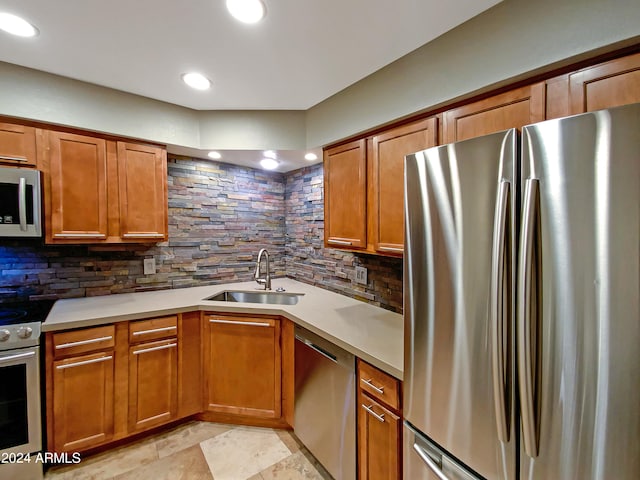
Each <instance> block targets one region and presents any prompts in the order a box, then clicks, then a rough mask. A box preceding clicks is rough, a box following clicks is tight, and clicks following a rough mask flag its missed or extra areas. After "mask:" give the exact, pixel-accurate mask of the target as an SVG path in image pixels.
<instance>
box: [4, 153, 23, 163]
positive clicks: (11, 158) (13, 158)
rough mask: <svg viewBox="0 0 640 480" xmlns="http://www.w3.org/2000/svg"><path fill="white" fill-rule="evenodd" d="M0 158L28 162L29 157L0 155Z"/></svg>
mask: <svg viewBox="0 0 640 480" xmlns="http://www.w3.org/2000/svg"><path fill="white" fill-rule="evenodd" d="M0 160H9V161H11V162H28V161H29V159H28V158H26V157H10V156H8V155H0Z"/></svg>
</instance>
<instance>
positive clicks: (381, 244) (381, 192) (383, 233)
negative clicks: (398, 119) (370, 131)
mask: <svg viewBox="0 0 640 480" xmlns="http://www.w3.org/2000/svg"><path fill="white" fill-rule="evenodd" d="M436 125H437V123H436V119H435V118H428V119H426V120H422V121H420V122H416V123H413V124H410V125H405V126H402V127H398V128H394V129H393V130H390V131H387V132H384V133H381V134H379V135H376V136H375V137H373V155H372V157H373V158H372V162H373V165H372V167H373V168H372V170H373V178H372V182H371V187H370V191H369V195H370V197H371V198H372V199H373V215H374V225H375V228H374V231H375V233H374V240H373V241H374V249H375V250H376V251H377V252H380V253H389V254H396V255H402V252H403V249H404V157H405V155H408V154H410V153H415V152H418V151H420V150H424V149H426V148H429V147H433V146H435V145H437V143H438V136H437V126H436Z"/></svg>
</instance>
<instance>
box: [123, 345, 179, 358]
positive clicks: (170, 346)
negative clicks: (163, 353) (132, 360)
mask: <svg viewBox="0 0 640 480" xmlns="http://www.w3.org/2000/svg"><path fill="white" fill-rule="evenodd" d="M177 345H178V344H177V343H167V344H166V345H160V346H158V347H151V348H143V349H142V350H135V351H133V352H132V353H133V354H134V355H140V354H141V353H147V352H155V351H156V350H166V349H167V348H174V347H176V346H177Z"/></svg>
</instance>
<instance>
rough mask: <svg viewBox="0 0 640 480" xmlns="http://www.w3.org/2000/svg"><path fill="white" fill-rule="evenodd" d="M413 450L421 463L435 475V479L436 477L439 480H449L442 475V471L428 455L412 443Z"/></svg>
mask: <svg viewBox="0 0 640 480" xmlns="http://www.w3.org/2000/svg"><path fill="white" fill-rule="evenodd" d="M413 449H414V450H415V451H416V453H417V454H418V456H419V457H420V458H421V459H422V461H423V462H424V463H426V464H427V467H429V469H430V470H431V471H432V472H433V473H434V474H435V475H436V477H438V478H439V479H440V480H449V478H448V477H447V476H446V475H445V474H444V473H442V470H440V468H439V467H438V464H437V463H436V462H435V461H433V459H432V458H431V457H430V456H429V454H428V453H427V452H426V451H425V450H424V449H423V448H422V447H421V446H420V445H418V444H417V443H414V444H413Z"/></svg>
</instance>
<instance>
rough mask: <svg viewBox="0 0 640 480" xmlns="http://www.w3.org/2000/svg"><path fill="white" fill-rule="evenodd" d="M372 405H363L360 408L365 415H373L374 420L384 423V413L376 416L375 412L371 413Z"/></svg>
mask: <svg viewBox="0 0 640 480" xmlns="http://www.w3.org/2000/svg"><path fill="white" fill-rule="evenodd" d="M372 407H373V405H369V406H368V407H367V406H366V405H365V404H364V403H363V404H362V408H364V409H365V410H366V411H367V413H369V414H371V415H373V416H374V417H375V419H376V420H378V421H379V422H382V423H384V413H382V414H380V415H378V414H377V413H376V412H374V411H373V408H372Z"/></svg>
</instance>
